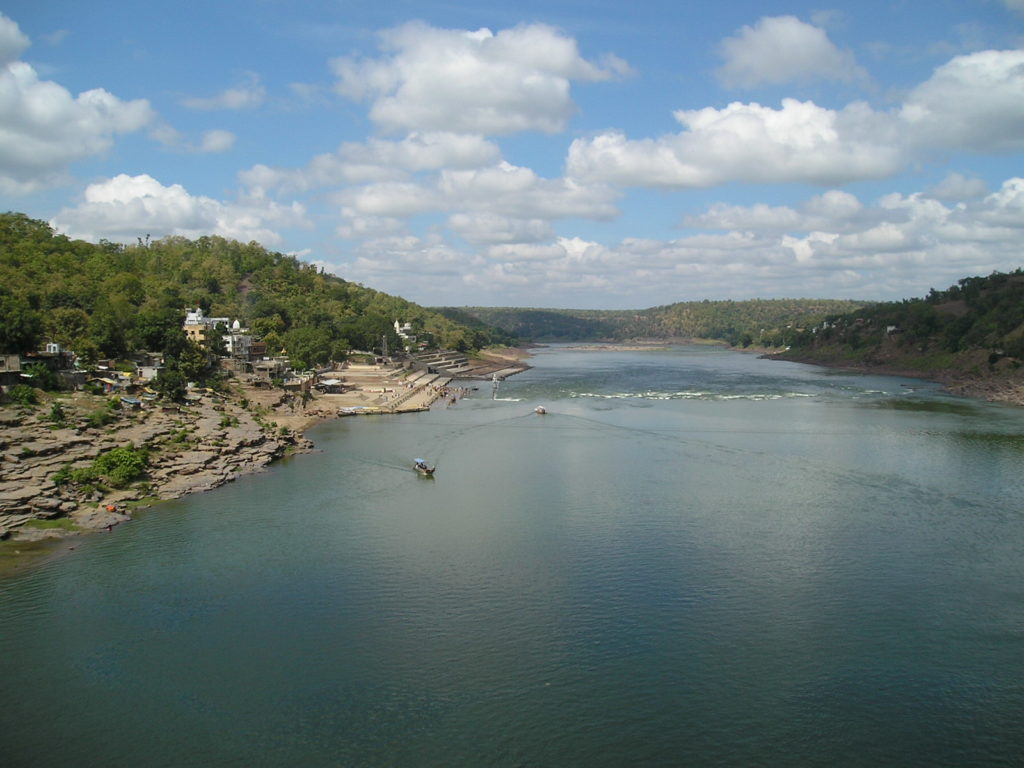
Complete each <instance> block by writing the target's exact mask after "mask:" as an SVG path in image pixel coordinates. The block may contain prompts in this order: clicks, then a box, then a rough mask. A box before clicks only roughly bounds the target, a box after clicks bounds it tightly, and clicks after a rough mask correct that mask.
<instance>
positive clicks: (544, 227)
mask: <svg viewBox="0 0 1024 768" xmlns="http://www.w3.org/2000/svg"><path fill="white" fill-rule="evenodd" d="M448 229H449V230H451V231H452V232H454V233H456V234H457V235H459V236H460V237H461V238H462V239H463V240H465V241H466V242H468V243H471V244H473V245H492V244H498V243H536V242H541V241H543V240H550V239H551V238H553V237H554V236H555V232H554V228H553V227H552V226H551V222H549V221H545V220H544V219H539V218H534V219H516V218H512V217H510V216H503V215H501V214H499V213H493V212H489V211H479V212H470V213H456V214H453V215H452V216H450V217H449V218H448Z"/></svg>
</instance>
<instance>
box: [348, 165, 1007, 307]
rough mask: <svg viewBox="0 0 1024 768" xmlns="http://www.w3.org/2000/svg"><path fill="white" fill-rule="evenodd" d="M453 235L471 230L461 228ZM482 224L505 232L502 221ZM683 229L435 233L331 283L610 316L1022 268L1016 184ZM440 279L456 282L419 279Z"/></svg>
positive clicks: (706, 217) (896, 294) (828, 204)
mask: <svg viewBox="0 0 1024 768" xmlns="http://www.w3.org/2000/svg"><path fill="white" fill-rule="evenodd" d="M485 218H486V217H485ZM452 219H455V217H454V216H453V217H452ZM454 223H455V224H457V225H459V226H463V225H465V226H469V227H471V226H472V224H473V222H472V218H471V217H469V216H467V217H466V218H465V219H464V220H463V219H459V221H457V222H454ZM449 224H450V225H452V224H453V222H452V220H450V221H449ZM487 224H488V225H489V226H491V227H493V228H494V229H495V230H499V231H500V228H501V226H502V225H503V222H500V221H489V222H487ZM686 224H687V225H688V227H689V228H690V229H691V230H694V231H693V232H692V233H690V234H686V235H684V236H682V237H679V238H676V239H671V240H658V239H653V238H627V239H624V240H622V241H620V242H619V243H617V244H602V243H599V242H596V241H592V240H588V239H584V238H579V237H546V238H541V239H537V240H534V241H530V240H526V239H525V238H524V239H522V240H520V241H508V242H486V240H485V239H483V238H482V239H481V240H480V241H479V242H477V243H471V245H478V246H479V247H480V250H473V249H465V248H461V247H459V246H457V245H455V244H454V241H449V240H447V239H445V238H444V237H443V233H442V232H440V231H435V232H434V233H433V234H432V235H431V236H430V237H428V238H419V237H416V236H414V235H403V236H396V237H388V238H379V239H368V240H366V241H365V242H362V243H361V244H360V245H359V246H358V258H357V259H356V261H355V262H354V263H353V264H351V265H347V266H345V267H341V268H339V270H340V271H339V274H342V275H343V276H345V277H347V278H349V279H357V280H360V281H364V282H367V283H368V284H372V285H374V286H375V287H379V288H380V289H381V290H387V291H390V292H395V293H398V294H400V295H406V296H414V297H415V298H416V300H419V301H421V302H424V303H432V304H445V303H459V302H461V301H463V299H462V298H460V297H463V296H464V295H465V290H466V289H467V288H468V289H472V291H473V295H474V296H476V297H477V299H475V300H476V301H479V302H481V303H493V304H503V305H508V304H514V305H520V306H578V307H585V306H609V305H610V304H614V303H615V302H616V299H615V298H614V297H615V296H629V297H630V298H629V299H628V301H629V302H630V303H629V304H628V305H626V306H623V308H641V307H645V306H653V305H657V304H664V303H669V302H674V301H683V300H688V299H701V298H732V299H745V298H751V297H755V296H775V297H778V296H808V297H821V296H831V297H849V298H861V299H863V298H894V299H899V298H906V297H910V296H921V295H924V294H925V293H927V291H928V289H929V288H931V287H937V288H944V287H946V286H948V285H951V284H953V283H955V282H956V281H957V280H959V279H960V278H962V277H963V276H964V275H969V274H988V273H990V272H992V271H994V270H1003V271H1005V270H1007V269H1013V268H1015V267H1016V266H1019V262H1020V259H1019V254H1020V242H1021V234H1022V231H1024V179H1020V178H1013V179H1009V180H1007V181H1006V182H1005V183H1003V184H1002V185H1001V187H1000V189H999V190H998V191H996V192H993V193H991V194H988V195H985V196H983V197H980V198H976V199H973V200H969V201H965V202H958V203H956V204H945V203H943V202H941V201H939V200H936V199H934V198H932V197H929V196H927V195H925V194H922V193H914V194H909V195H902V194H891V195H886V196H884V197H882V198H880V199H879V200H876V201H873V202H871V203H866V202H862V201H861V200H859V199H858V198H857V197H856V196H854V195H851V194H849V193H848V192H844V191H841V190H829V191H828V192H826V193H824V194H821V195H816V196H814V197H812V198H810V199H808V200H806V201H804V202H803V203H800V204H798V205H794V206H764V205H753V206H747V207H743V206H726V205H716V206H712V207H711V208H709V209H708V210H707V211H706V212H705V213H703V214H698V215H694V216H691V217H687V219H686ZM454 228H455V227H454V226H453V229H454ZM701 230H703V231H701ZM457 233H458V230H457ZM537 233H538V234H539V233H540V230H538V232H537ZM421 259H422V260H423V263H422V264H421V261H420V260H421ZM439 274H444V275H447V276H450V278H451V279H450V280H447V281H440V282H438V281H432V280H426V279H424V278H427V277H430V276H436V275H439ZM922 275H923V276H924V277H922ZM620 306H621V305H620Z"/></svg>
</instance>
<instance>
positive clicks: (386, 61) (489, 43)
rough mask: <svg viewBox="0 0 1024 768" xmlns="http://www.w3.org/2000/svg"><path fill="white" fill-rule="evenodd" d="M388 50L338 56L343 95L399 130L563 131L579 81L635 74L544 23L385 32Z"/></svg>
mask: <svg viewBox="0 0 1024 768" xmlns="http://www.w3.org/2000/svg"><path fill="white" fill-rule="evenodd" d="M380 47H381V56H380V57H379V58H373V59H371V58H353V57H346V58H338V59H335V60H333V61H332V62H331V67H332V69H333V72H334V74H335V75H336V76H337V78H338V80H337V84H336V86H335V89H336V91H337V92H338V93H339V94H341V95H343V96H345V97H347V98H351V99H356V100H370V101H371V102H372V106H371V109H370V117H371V119H372V120H373V121H374V122H375V123H377V125H379V126H380V127H381V128H383V129H384V130H386V131H395V132H397V131H417V130H422V131H436V130H450V131H455V132H458V133H479V134H484V135H494V134H510V133H516V132H519V131H542V132H545V133H555V132H558V131H561V130H563V129H564V128H565V125H566V123H567V121H568V120H569V118H570V117H571V116H572V115H573V113H574V112H575V109H576V107H575V105H574V103H573V101H572V98H571V96H570V93H569V91H570V84H571V82H572V81H573V80H578V81H599V80H607V79H610V78H612V77H617V76H621V75H624V74H626V73H628V71H629V68H628V65H627V64H626V63H625V62H623V61H621V60H619V59H616V58H613V57H612V58H608V59H607V60H606V61H605V62H603V63H602V64H595V63H592V62H590V61H587V60H586V59H584V58H582V57H581V56H580V53H579V50H578V48H577V46H576V41H575V40H573V39H571V38H568V37H565V36H564V35H562V34H561V33H559V32H558V31H557V30H555V29H553V28H551V27H548V26H545V25H542V24H530V25H522V26H518V27H514V28H512V29H505V30H501V31H499V32H498V33H497V34H495V33H493V32H491V31H490V30H489V29H479V30H476V31H474V32H470V31H465V30H450V29H438V28H436V27H431V26H429V25H426V24H423V23H415V22H414V23H410V24H405V25H403V26H400V27H398V28H395V29H392V30H389V31H387V32H385V33H384V34H382V35H381V45H380Z"/></svg>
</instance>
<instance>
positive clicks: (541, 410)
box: [533, 405, 548, 416]
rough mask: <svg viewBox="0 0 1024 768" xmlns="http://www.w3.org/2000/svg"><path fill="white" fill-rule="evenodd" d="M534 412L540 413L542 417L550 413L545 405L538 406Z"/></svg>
mask: <svg viewBox="0 0 1024 768" xmlns="http://www.w3.org/2000/svg"><path fill="white" fill-rule="evenodd" d="M533 412H534V413H539V414H540V415H541V416H543V415H544V414H545V413H547V412H548V411H547V408H545V407H544V406H543V405H538V406H537V407H536V408H534V409H533Z"/></svg>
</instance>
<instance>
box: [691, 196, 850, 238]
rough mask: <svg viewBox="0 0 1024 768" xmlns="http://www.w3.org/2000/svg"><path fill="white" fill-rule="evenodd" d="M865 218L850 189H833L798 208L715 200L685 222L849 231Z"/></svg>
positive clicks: (754, 228)
mask: <svg viewBox="0 0 1024 768" xmlns="http://www.w3.org/2000/svg"><path fill="white" fill-rule="evenodd" d="M865 220H866V214H865V211H864V206H863V205H862V204H861V202H860V201H859V200H858V199H857V198H856V197H855V196H854V195H851V194H849V193H848V192H843V191H841V190H838V189H832V190H829V191H828V192H826V193H825V194H823V195H818V196H816V197H813V198H811V199H810V200H808V201H807V202H806V203H804V204H803V205H802V206H799V207H798V208H791V207H789V206H784V205H782V206H779V205H767V204H765V203H757V204H755V205H752V206H741V205H728V204H727V203H716V204H714V205H712V206H711V207H710V208H709V209H708V210H707V211H706V212H705V213H702V214H699V215H695V216H686V217H684V219H683V223H684V224H685V225H686V226H688V227H694V228H699V229H724V230H738V231H752V232H760V233H767V232H809V231H815V230H820V229H826V228H828V229H833V230H837V231H850V230H852V229H855V228H857V227H859V226H862V225H863V222H864V221H865Z"/></svg>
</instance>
